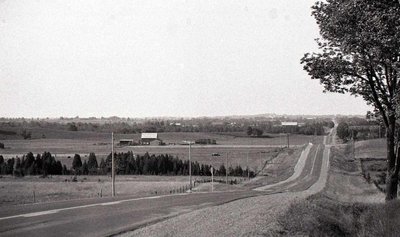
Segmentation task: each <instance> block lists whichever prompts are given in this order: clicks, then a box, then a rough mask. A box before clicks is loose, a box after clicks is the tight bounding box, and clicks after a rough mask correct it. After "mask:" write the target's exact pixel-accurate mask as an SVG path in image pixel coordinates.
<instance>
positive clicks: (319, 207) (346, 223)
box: [278, 194, 400, 236]
mask: <svg viewBox="0 0 400 237" xmlns="http://www.w3.org/2000/svg"><path fill="white" fill-rule="evenodd" d="M399 208H400V201H393V202H390V203H381V204H361V203H344V202H338V201H336V200H332V199H330V198H328V197H327V196H324V195H322V194H318V195H314V196H310V197H308V198H307V199H306V200H303V201H300V202H297V203H293V204H291V206H290V208H289V210H288V211H287V212H286V213H285V214H284V215H283V216H281V217H280V218H279V220H278V223H279V224H280V225H281V226H282V227H283V231H282V233H281V234H282V235H285V236H294V235H305V236H400V212H398V210H399Z"/></svg>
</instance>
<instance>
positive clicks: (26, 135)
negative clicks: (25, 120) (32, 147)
mask: <svg viewBox="0 0 400 237" xmlns="http://www.w3.org/2000/svg"><path fill="white" fill-rule="evenodd" d="M21 136H22V137H23V138H24V139H25V140H26V139H31V138H32V132H30V131H26V129H24V130H22V132H21Z"/></svg>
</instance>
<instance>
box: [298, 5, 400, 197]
mask: <svg viewBox="0 0 400 237" xmlns="http://www.w3.org/2000/svg"><path fill="white" fill-rule="evenodd" d="M312 15H313V16H314V17H315V19H316V21H317V24H318V26H319V29H320V34H321V36H322V39H321V40H317V42H318V45H319V48H320V50H321V52H319V53H312V54H309V53H307V54H305V55H304V57H303V58H302V59H301V63H302V64H303V66H304V69H305V70H306V71H307V72H308V74H309V75H310V76H311V78H312V79H317V80H319V81H320V83H321V84H322V85H323V86H324V91H325V92H326V91H329V92H336V93H350V94H351V95H354V96H361V97H362V98H363V99H364V100H365V101H366V102H367V103H368V104H370V105H372V106H373V107H374V108H375V109H376V110H377V111H378V112H379V114H380V116H381V117H382V120H383V122H384V126H385V127H386V143H387V146H386V147H387V186H386V200H392V199H395V198H396V197H397V186H398V176H399V171H400V160H399V157H400V149H399V148H398V146H397V145H398V142H397V141H398V139H396V136H397V135H396V132H397V128H398V124H397V123H396V120H397V118H398V117H397V116H398V114H399V109H400V108H399V97H398V96H397V95H398V94H399V76H400V72H399V70H400V3H399V2H398V1H397V0H396V1H395V0H384V1H375V0H327V1H324V2H322V1H318V2H317V3H315V5H314V6H313V7H312Z"/></svg>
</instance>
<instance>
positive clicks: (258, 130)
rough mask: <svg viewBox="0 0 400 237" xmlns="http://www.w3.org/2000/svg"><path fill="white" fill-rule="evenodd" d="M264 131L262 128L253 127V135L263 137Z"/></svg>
mask: <svg viewBox="0 0 400 237" xmlns="http://www.w3.org/2000/svg"><path fill="white" fill-rule="evenodd" d="M263 133H264V132H263V130H261V129H258V128H256V129H253V135H254V136H256V137H261V136H262V135H263Z"/></svg>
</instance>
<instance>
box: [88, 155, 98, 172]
mask: <svg viewBox="0 0 400 237" xmlns="http://www.w3.org/2000/svg"><path fill="white" fill-rule="evenodd" d="M87 166H88V167H87V168H88V172H89V173H97V168H98V167H99V166H98V164H97V159H96V155H95V154H94V153H93V152H91V153H90V154H89V158H88V163H87Z"/></svg>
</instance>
